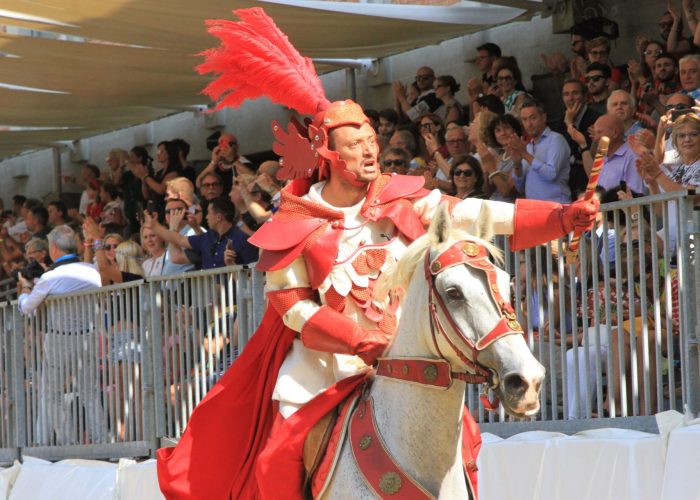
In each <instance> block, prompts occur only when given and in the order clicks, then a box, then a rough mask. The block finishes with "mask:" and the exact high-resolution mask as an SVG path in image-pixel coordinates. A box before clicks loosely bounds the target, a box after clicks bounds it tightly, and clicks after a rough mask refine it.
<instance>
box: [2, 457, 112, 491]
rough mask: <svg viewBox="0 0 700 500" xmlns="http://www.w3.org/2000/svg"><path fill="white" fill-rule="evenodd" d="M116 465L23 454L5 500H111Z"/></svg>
mask: <svg viewBox="0 0 700 500" xmlns="http://www.w3.org/2000/svg"><path fill="white" fill-rule="evenodd" d="M116 483H117V466H116V464H110V463H108V462H100V461H97V460H62V461H60V462H56V463H51V462H47V461H46V460H40V459H36V458H34V459H30V458H29V457H26V458H25V460H24V463H23V464H22V466H21V467H20V469H19V474H18V476H17V479H16V480H15V484H14V486H13V487H12V490H11V491H10V495H9V497H7V498H8V499H9V500H43V499H47V500H48V499H51V500H78V499H86V500H87V499H92V500H112V499H113V498H114V488H115V486H116Z"/></svg>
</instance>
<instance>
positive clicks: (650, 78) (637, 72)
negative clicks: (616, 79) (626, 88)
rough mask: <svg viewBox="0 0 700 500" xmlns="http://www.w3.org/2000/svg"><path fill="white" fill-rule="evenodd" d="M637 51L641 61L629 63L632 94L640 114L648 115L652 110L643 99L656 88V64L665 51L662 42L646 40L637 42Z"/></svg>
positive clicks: (628, 69) (628, 70)
mask: <svg viewBox="0 0 700 500" xmlns="http://www.w3.org/2000/svg"><path fill="white" fill-rule="evenodd" d="M637 50H638V51H639V56H640V60H639V61H637V60H634V59H632V60H630V61H629V62H628V63H627V73H628V75H629V79H630V83H631V88H630V94H632V95H633V96H635V98H636V99H637V110H638V111H639V112H640V113H648V112H650V111H651V109H649V108H648V107H647V105H646V104H645V103H644V99H643V97H644V94H646V93H647V92H648V91H650V90H652V89H653V88H654V64H655V63H656V59H657V58H658V57H659V55H661V53H662V52H663V51H664V50H663V45H662V44H661V42H654V41H649V40H646V39H639V40H637Z"/></svg>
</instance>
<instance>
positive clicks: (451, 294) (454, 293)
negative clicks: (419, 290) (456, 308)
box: [445, 286, 464, 300]
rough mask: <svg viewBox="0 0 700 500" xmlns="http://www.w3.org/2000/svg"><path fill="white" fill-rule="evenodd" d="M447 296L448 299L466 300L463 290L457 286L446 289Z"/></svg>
mask: <svg viewBox="0 0 700 500" xmlns="http://www.w3.org/2000/svg"><path fill="white" fill-rule="evenodd" d="M445 297H447V300H464V295H462V291H461V290H460V289H459V288H457V287H455V286H453V287H450V288H448V289H447V290H445Z"/></svg>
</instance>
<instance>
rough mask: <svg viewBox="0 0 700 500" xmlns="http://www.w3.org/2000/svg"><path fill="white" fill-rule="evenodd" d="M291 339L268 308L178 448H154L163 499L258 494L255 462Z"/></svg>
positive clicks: (194, 415) (273, 410) (265, 435)
mask: <svg viewBox="0 0 700 500" xmlns="http://www.w3.org/2000/svg"><path fill="white" fill-rule="evenodd" d="M294 338H295V332H294V331H292V330H290V329H289V328H287V327H286V326H284V323H283V322H282V318H280V316H279V315H278V314H277V313H276V312H275V310H274V308H272V307H269V308H268V309H267V312H266V313H265V317H264V318H263V320H262V322H261V323H260V327H259V328H258V330H257V332H256V333H255V335H253V337H252V338H251V339H250V341H249V342H248V344H247V345H246V347H245V349H244V350H243V353H242V355H241V357H239V358H238V359H237V360H236V361H235V363H233V365H232V366H231V367H230V368H229V369H228V370H227V371H226V373H225V374H224V376H223V377H222V378H221V380H220V381H219V382H218V383H217V384H216V385H215V386H214V387H213V388H212V390H211V391H209V393H207V395H206V396H205V397H204V399H203V400H202V401H201V402H200V403H199V405H198V406H197V408H195V410H194V412H192V415H191V417H190V421H189V423H188V424H187V428H186V429H185V432H184V434H183V435H182V437H181V438H180V441H179V443H178V444H177V446H176V447H175V448H161V449H159V450H158V453H157V457H158V482H159V483H160V488H161V491H162V492H163V494H164V495H165V497H166V498H168V499H178V500H181V499H182V500H184V499H188V500H189V499H202V500H204V499H206V500H218V499H222V500H228V499H229V498H235V499H254V498H259V495H260V494H259V492H258V490H257V485H256V482H255V473H254V471H255V462H256V459H257V456H258V454H259V453H260V452H261V451H262V449H263V447H264V446H265V443H266V442H267V438H268V436H269V433H270V429H271V428H272V424H273V422H274V420H275V417H276V414H277V410H276V408H275V406H274V405H273V401H272V391H273V389H274V387H275V383H276V381H277V374H278V372H279V368H280V366H281V365H282V362H283V361H284V359H285V357H286V355H287V352H288V351H289V349H290V347H291V345H292V341H293V340H294Z"/></svg>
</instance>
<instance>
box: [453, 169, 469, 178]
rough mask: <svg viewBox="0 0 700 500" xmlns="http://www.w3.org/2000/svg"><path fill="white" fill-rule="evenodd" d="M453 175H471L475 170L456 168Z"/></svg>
mask: <svg viewBox="0 0 700 500" xmlns="http://www.w3.org/2000/svg"><path fill="white" fill-rule="evenodd" d="M453 175H454V176H455V177H471V176H472V175H474V172H473V171H472V170H455V173H454V174H453Z"/></svg>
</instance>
